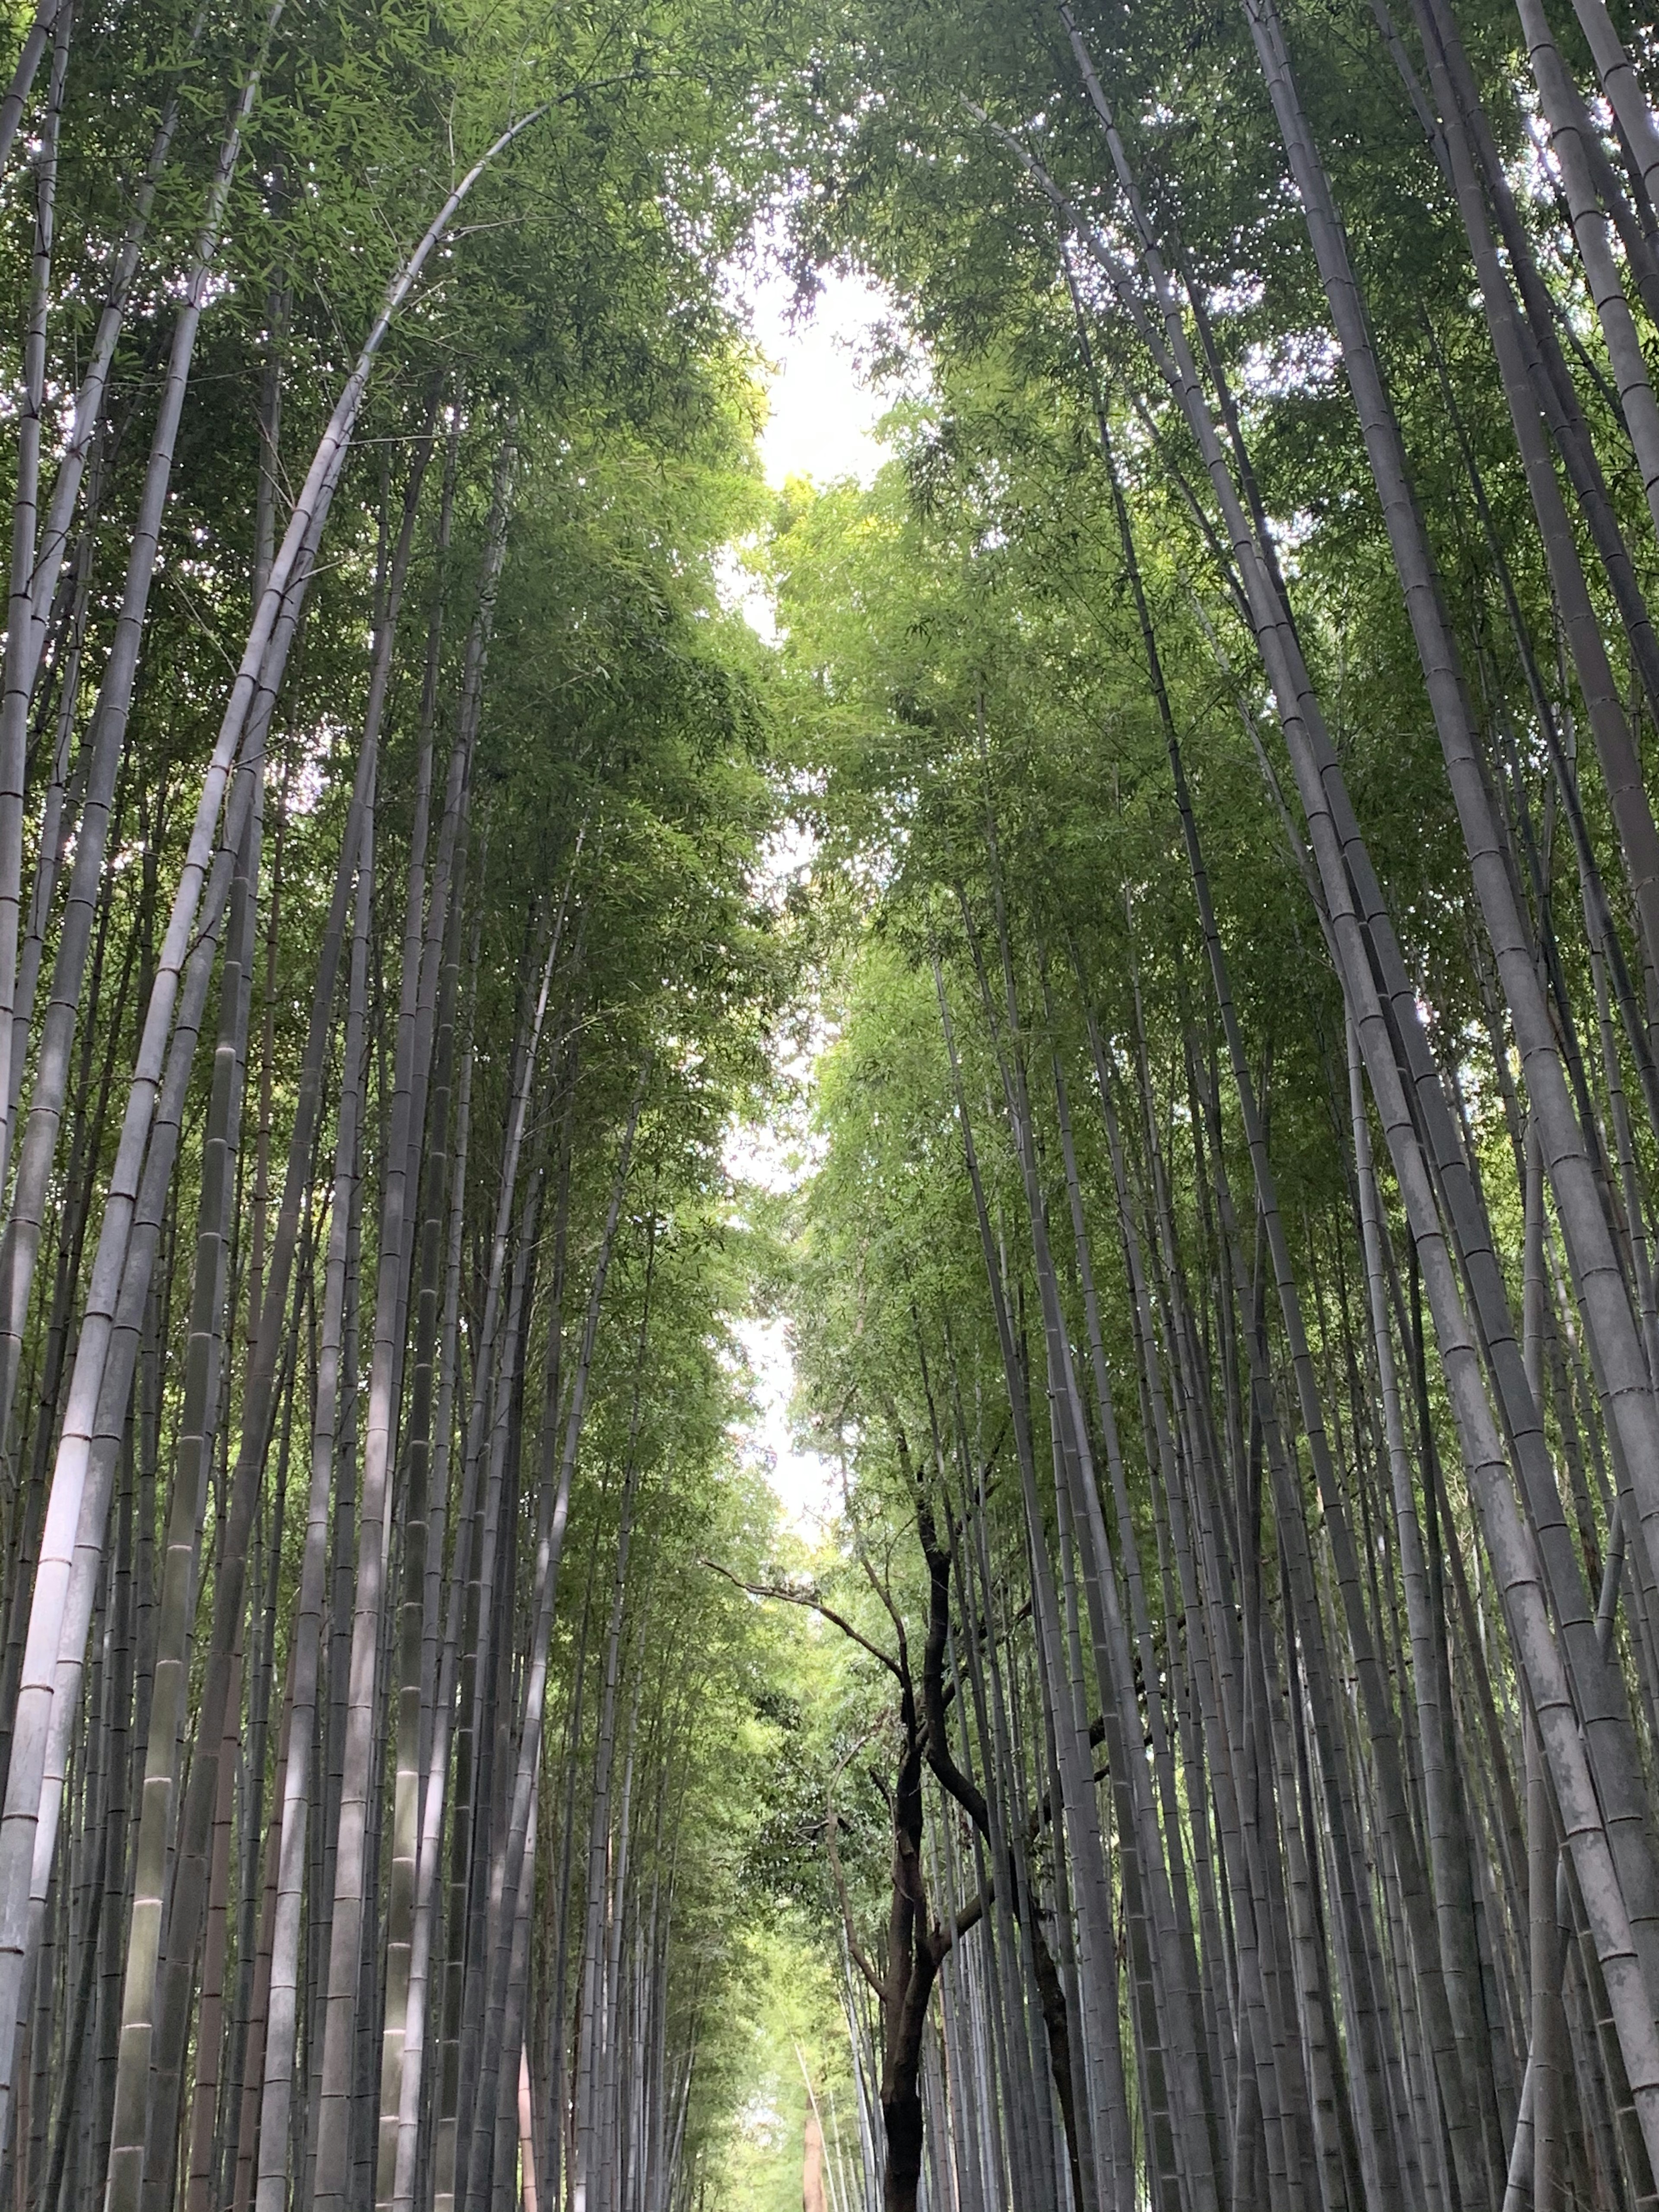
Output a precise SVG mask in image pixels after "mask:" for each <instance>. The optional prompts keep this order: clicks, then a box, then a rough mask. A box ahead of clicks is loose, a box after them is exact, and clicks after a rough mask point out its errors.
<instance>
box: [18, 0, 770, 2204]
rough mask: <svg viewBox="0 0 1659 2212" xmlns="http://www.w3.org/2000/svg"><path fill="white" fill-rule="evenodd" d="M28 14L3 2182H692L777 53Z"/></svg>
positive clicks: (750, 977) (754, 1035) (745, 945)
mask: <svg viewBox="0 0 1659 2212" xmlns="http://www.w3.org/2000/svg"><path fill="white" fill-rule="evenodd" d="M18 35H19V37H20V38H21V54H20V55H19V56H17V57H16V59H15V74H14V76H13V77H12V80H11V84H10V89H9V93H8V94H6V96H5V99H4V102H3V106H0V152H3V155H4V159H5V168H4V175H3V186H0V189H3V191H4V194H5V202H4V220H5V230H4V241H5V243H4V252H5V278H4V281H5V285H6V288H7V289H6V300H7V331H8V337H7V340H6V343H7V347H8V351H7V356H6V360H7V368H6V376H7V392H8V404H7V424H8V429H7V454H8V459H7V464H6V468H7V477H6V482H7V490H8V496H9V501H10V514H11V535H10V548H11V550H10V562H9V579H10V582H9V599H8V620H7V628H6V645H5V659H4V679H3V699H0V721H3V734H0V757H3V761H4V767H3V769H0V787H3V793H0V817H3V818H0V1030H3V1031H4V1034H5V1035H6V1036H8V1037H9V1040H10V1042H9V1046H8V1047H7V1048H6V1050H5V1052H3V1053H0V1062H3V1066H5V1067H6V1068H8V1069H9V1076H7V1077H6V1079H4V1080H3V1081H0V1163H3V1175H4V1180H5V1200H4V1207H3V1213H4V1225H3V1232H0V1247H3V1250H0V1279H3V1290H0V1313H3V1320H0V1438H3V1443H0V1532H3V1534H0V1541H3V1553H4V1578H3V1597H0V1620H3V1625H0V1774H3V1813H0V2023H3V2025H0V2172H3V2182H0V2187H3V2191H4V2195H5V2201H6V2202H7V2203H15V2204H16V2205H17V2206H19V2207H21V2206H24V2205H28V2206H39V2207H45V2206H47V2205H52V2206H54V2207H69V2206H74V2205H83V2204H84V2205H92V2204H96V2203H104V2204H106V2206H108V2207H109V2208H110V2212H155V2208H160V2207H162V2206H169V2207H170V2206H174V2205H180V2206H182V2205H188V2206H191V2207H192V2208H195V2212H209V2208H219V2207H229V2206H233V2205H234V2206H239V2207H243V2208H252V2207H258V2208H261V2212H270V2208H273V2207H279V2206H286V2205H288V2204H290V2203H301V2202H303V2203H307V2204H315V2205H317V2206H319V2207H321V2206H323V2205H325V2204H326V2205H333V2206H339V2207H343V2206H345V2205H348V2204H350V2205H360V2204H361V2205H367V2204H369V2203H380V2204H386V2205H392V2204H394V2203H395V2204H401V2205H408V2206H413V2205H416V2204H417V2203H418V2204H420V2205H422V2206H426V2205H432V2204H435V2203H442V2204H445V2205H463V2204H465V2205H477V2204H485V2203H498V2202H501V2203H506V2202H508V2201H512V2202H515V2203H516V2202H517V2201H519V2198H520V2196H522V2197H523V2199H524V2201H525V2202H526V2203H538V2202H539V2203H543V2204H549V2203H551V2204H561V2203H580V2204H584V2205H586V2206H589V2207H597V2206H601V2205H603V2206H605V2207H621V2206H623V2205H624V2204H626V2205H629V2206H633V2207H640V2208H644V2207H647V2206H653V2207H665V2206H666V2205H668V2204H669V2203H671V2202H674V2201H678V2197H677V2190H676V2179H675V2178H676V2176H677V2175H679V2174H681V2173H682V2172H684V2171H686V2170H687V2169H688V2167H689V2166H690V2163H691V2162H692V2161H693V2160H695V2159H696V2155H697V2154H698V2152H699V2149H700V2147H701V2146H702V2142H703V2141H704V2138H705V2136H707V2135H708V2130H709V2129H710V2127H711V2126H712V2125H713V2124H714V2118H716V2117H717V2116H718V2106H719V2102H720V2091H719V2089H718V2088H716V2089H715V2090H714V2093H713V2095H712V2097H711V2095H710V2094H709V2093H705V2090H704V2088H703V2086H702V2076H701V2074H700V2073H699V2071H698V2070H697V2069H696V2063H695V2062H696V2053H697V2051H698V2050H699V2048H700V2046H701V2045H707V2044H708V2042H709V2041H710V2038H709V2037H708V2035H707V2034H706V2033H705V2024H706V2022H707V2021H708V2019H709V2018H710V2017H711V2016H713V2017H714V2018H715V2019H716V2020H717V2019H718V2015H719V2010H720V2006H721V2004H722V2003H723V2002H724V1998H723V1995H722V1992H723V1990H724V1988H725V1985H726V1979H727V1968H726V1962H725V1960H723V1958H722V1957H721V1954H720V1942H719V1937H720V1931H721V1929H723V1928H724V1927H725V1925H726V1921H727V1920H728V1919H729V1917H730V1914H731V1909H732V1908H731V1897H732V1887H733V1883H734V1881H735V1879H736V1869H737V1854H738V1847H739V1844H740V1838H741V1835H742V1833H743V1831H744V1820H745V1818H746V1814H745V1808H744V1797H745V1793H747V1792H750V1791H752V1790H753V1788H754V1781H753V1778H752V1775H751V1772H750V1767H751V1765H752V1759H751V1758H750V1753H749V1751H748V1749H747V1748H746V1747H745V1744H744V1741H743V1740H742V1729H743V1727H744V1719H745V1716H748V1715H750V1713H751V1709H752V1708H751V1699H750V1694H749V1690H748V1687H747V1686H746V1683H745V1679H744V1677H745V1670H746V1669H747V1668H750V1667H751V1666H752V1665H753V1664H754V1663H755V1662H754V1656H753V1655H754V1650H755V1648H756V1638H757V1634H760V1633H762V1632H761V1631H760V1630H758V1629H757V1626H756V1625H755V1624H754V1623H753V1621H752V1620H750V1616H749V1613H748V1611H747V1609H746V1608H745V1607H744V1604H743V1602H742V1601H740V1600H738V1599H737V1598H736V1596H735V1595H733V1594H732V1593H730V1592H729V1590H728V1591H727V1592H726V1601H722V1599H721V1598H720V1595H718V1594H716V1595H711V1594H710V1592H709V1591H708V1589H706V1588H704V1587H703V1586H702V1580H701V1577H700V1571H699V1570H698V1569H697V1567H696V1560H697V1559H698V1557H699V1556H700V1554H701V1553H703V1552H705V1551H708V1550H710V1549H713V1548H719V1549H720V1550H722V1551H723V1552H729V1551H731V1550H732V1549H733V1548H735V1549H736V1551H737V1552H738V1554H739V1555H741V1554H743V1553H744V1552H745V1550H746V1549H748V1548H750V1547H753V1546H754V1545H755V1544H756V1543H757V1541H760V1539H761V1537H762V1535H763V1532H764V1530H765V1529H766V1528H768V1527H769V1508H768V1507H767V1506H766V1505H765V1504H764V1502H763V1496H762V1495H761V1494H760V1493H758V1492H757V1489H756V1486H755V1485H754V1483H753V1482H752V1480H749V1479H747V1478H744V1477H743V1476H741V1474H739V1472H738V1468H737V1466H736V1463H735V1461H734V1458H733V1451H732V1442H731V1437H730V1435H729V1425H730V1422H731V1419H732V1413H733V1410H734V1407H736V1405H737V1403H738V1395H737V1389H738V1386H737V1382H736V1379H735V1370H734V1368H733V1365H732V1361H731V1359H730V1358H729V1356H728V1354H727V1352H726V1342H727V1335H728V1331H729V1328H730V1325H731V1322H732V1318H733V1316H735V1315H736V1313H737V1312H738V1311H739V1310H741V1307H742V1305H743V1303H744V1298H745V1296H746V1292H745V1287H744V1285H745V1279H746V1261H744V1255H743V1251H742V1240H741V1237H740V1236H739V1233H738V1228H737V1225H736V1224H735V1222H734V1220H733V1218H732V1214H731V1211H730V1206H729V1204H728V1200H727V1194H726V1182H725V1177H724V1175H723V1172H722V1170H721V1168H720V1145H721V1141H722V1133H723V1130H724V1127H725V1124H726V1119H727V1117H728V1115H729V1114H730V1113H731V1112H732V1109H733V1107H734V1105H735V1104H736V1103H738V1102H739V1101H740V1100H741V1099H742V1098H743V1097H745V1096H747V1095H748V1093H749V1091H750V1089H751V1088H752V1086H753V1085H755V1084H756V1083H757V1082H758V1081H759V1080H760V1079H761V1078H762V1076H763V1072H764V1071H763V1060H762V1058H761V1051H760V1048H761V1044H762V1041H763V1036H764V1034H765V1031H766V1028H767V1024H768V1023H769V1019H770V1018H771V1010H772V1009H773V1007H774V1005H775V1000H776V997H777V991H778V984H779V978H780V975H781V964H780V961H779V959H778V957H777V954H776V951H775V947H774V945H773V941H772V940H773V936H774V932H773V929H772V926H771V923H770V921H769V917H768V915H767V914H766V912H765V911H764V910H763V908H761V907H760V906H759V905H757V902H756V900H755V897H754V895H753V893H752V890H751V887H750V879H751V876H752V872H753V868H754V865H755V859H756V854H757V848H758V846H759V842H760V841H761V839H762V838H763V836H764V834H765V832H766V830H767V828H768V825H769V821H770V818H771V801H770V796H769V786H768V782H767V780H766V776H765V774H764V770H763V744H762V731H761V724H760V716H759V708H758V704H757V679H756V673H755V649H754V645H753V641H752V640H751V639H750V635H749V633H748V631H747V630H746V629H745V628H744V626H743V625H742V624H741V623H738V622H736V621H735V620H734V619H733V618H730V617H724V616H722V615H720V612H719V610H718V605H717V603H716V600H715V598H714V589H713V584H712V570H711V565H710V564H711V562H712V561H713V559H714V556H715V555H716V553H717V552H718V550H719V548H720V545H721V544H723V543H724V542H725V540H726V538H727V537H728V536H729V535H730V534H731V533H732V531H733V530H734V529H737V528H740V527H741V526H743V521H744V516H745V513H746V512H747V505H748V504H749V503H752V498H753V483H754V477H753V471H752V459H751V456H750V444H751V439H752V422H751V420H750V417H751V415H752V402H751V400H750V396H749V386H748V381H747V372H746V371H745V370H744V368H743V367H742V365H741V361H740V356H739V353H738V349H737V346H736V343H735V340H734V337H733V335H732V330H731V328H730V325H729V324H728V321H727V319H726V318H725V316H724V315H723V314H722V313H720V312H719V311H718V310H717V308H716V307H715V306H714V289H713V288H714V283H715V277H716V273H717V263H718V259H719V257H720V253H721V252H722V251H723V250H724V246H725V245H726V243H728V242H730V240H732V238H733V237H735V236H737V235H739V234H741V232H742V229H743V228H744V224H745V223H746V222H747V220H748V217H747V214H746V209H747V207H748V205H749V195H750V191H751V185H752V180H750V179H745V175H744V162H743V160H742V159H741V158H739V157H738V155H736V154H735V153H734V152H732V150H731V149H730V148H729V147H728V148H727V150H726V153H725V154H724V155H723V157H720V158H717V155H719V152H720V148H721V147H723V146H726V142H727V141H728V140H730V139H732V138H733V137H735V135H736V133H737V132H738V130H739V129H740V127H741V125H742V121H743V117H744V102H745V100H746V98H747V87H748V85H749V83H750V77H751V76H752V72H753V67H754V63H753V58H752V57H751V56H750V55H749V54H748V52H746V50H745V49H744V47H743V46H742V43H741V41H739V40H736V39H734V38H733V37H732V36H730V35H728V33H727V32H726V29H725V27H722V26H720V25H718V24H715V25H713V26H705V27H699V25H698V24H697V23H696V21H695V20H694V19H693V18H692V17H691V16H690V15H689V14H687V15H678V16H676V17H674V18H673V19H672V20H669V19H668V18H666V17H665V18H664V19H662V20H660V21H647V20H646V19H644V18H639V19H636V20H635V21H634V22H633V23H632V24H631V25H630V26H629V30H628V33H627V35H626V37H625V38H623V39H621V40H618V39H617V37H616V36H614V35H613V30H612V27H608V26H605V25H598V26H595V25H592V24H575V23H561V24H551V23H550V24H542V23H541V22H539V21H537V20H532V17H531V16H530V15H513V14H512V13H511V12H510V11H508V12H507V13H505V14H504V13H503V12H502V11H501V10H499V9H497V10H494V11H490V12H489V14H488V15H485V14H483V13H477V14H473V15H469V13H468V12H467V11H465V10H464V9H463V10H459V11H456V12H455V13H453V15H448V16H445V15H441V13H438V12H433V13H428V12H426V11H422V12H421V13H420V15H419V16H418V18H416V17H410V18H407V19H404V18H399V17H397V16H396V15H392V14H390V13H383V12H381V11H378V10H374V9H368V10H361V11H354V10H352V9H343V10H331V11H325V10H319V9H299V10H293V11H289V13H287V14H286V15H285V13H284V10H283V6H282V0H276V4H275V5H274V6H271V7H269V8H262V9H261V10H260V12H259V13H258V15H252V14H250V13H249V12H248V11H246V10H244V9H240V8H239V7H236V6H231V7H228V8H218V7H213V6H207V7H202V8H199V9H198V8H197V7H195V6H194V4H193V0H192V4H191V6H189V7H188V8H186V9H179V10H172V9H168V8H167V7H165V6H162V7H154V6H149V5H146V6H143V7H140V8H126V7H124V6H117V7H113V8H109V9H103V8H98V7H92V8H83V7H81V6H77V5H76V4H74V0H47V4H46V6H45V7H43V8H42V9H41V10H40V14H39V15H38V16H37V17H36V18H35V19H34V21H33V24H32V25H31V24H29V23H27V22H25V23H22V24H20V25H19V27H18ZM705 39H706V51H705V49H704V47H703V46H700V45H699V40H705ZM687 64H695V67H694V69H693V70H692V73H691V74H690V75H688V73H687ZM713 2040H714V2042H718V2036H715V2037H714V2039H713Z"/></svg>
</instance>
